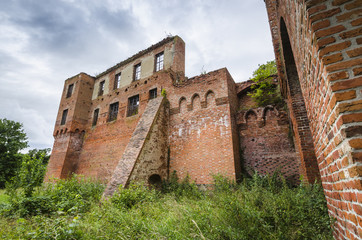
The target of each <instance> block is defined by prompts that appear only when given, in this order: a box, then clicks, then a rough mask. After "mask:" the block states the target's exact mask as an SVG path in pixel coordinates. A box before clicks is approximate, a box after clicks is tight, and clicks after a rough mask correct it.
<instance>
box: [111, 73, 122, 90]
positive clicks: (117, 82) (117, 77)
mask: <svg viewBox="0 0 362 240" xmlns="http://www.w3.org/2000/svg"><path fill="white" fill-rule="evenodd" d="M120 85H121V73H117V74H116V75H115V77H114V85H113V89H118V88H119V86H120Z"/></svg>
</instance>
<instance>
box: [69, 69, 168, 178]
mask: <svg viewBox="0 0 362 240" xmlns="http://www.w3.org/2000/svg"><path fill="white" fill-rule="evenodd" d="M166 83H168V84H171V83H172V79H171V78H170V76H169V75H168V74H167V73H165V72H160V73H157V74H155V75H154V76H152V77H150V78H146V79H141V80H139V81H135V82H132V84H130V85H128V86H126V87H123V88H119V89H117V90H116V91H110V93H109V94H107V95H103V96H101V97H98V98H97V99H96V100H93V104H92V110H91V111H90V112H89V114H88V126H87V130H86V135H85V138H84V144H83V149H82V152H81V154H80V157H79V163H78V167H77V169H76V171H75V172H76V173H77V174H83V175H87V176H89V177H95V178H98V179H101V180H103V181H104V182H108V181H109V179H110V177H111V176H112V174H113V171H114V169H115V168H116V166H117V164H118V161H119V160H120V159H121V158H122V155H123V153H124V150H125V149H126V146H127V144H128V143H129V139H130V138H131V136H132V134H133V132H134V130H135V128H136V126H137V124H138V122H139V120H140V118H141V117H142V114H143V112H144V110H145V108H146V106H147V104H148V101H149V91H150V90H151V89H155V88H156V89H157V95H158V97H160V94H161V88H162V86H164V85H165V84H166ZM135 95H139V108H138V113H137V114H135V115H133V116H127V107H128V99H129V98H130V97H132V96H135ZM115 102H119V110H118V115H117V119H116V120H114V121H108V118H109V111H110V104H112V103H115ZM95 109H100V113H99V118H98V121H97V124H96V126H92V120H93V113H94V110H95Z"/></svg>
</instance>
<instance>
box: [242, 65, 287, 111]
mask: <svg viewBox="0 0 362 240" xmlns="http://www.w3.org/2000/svg"><path fill="white" fill-rule="evenodd" d="M258 66H259V67H258V69H256V70H255V71H254V72H253V77H252V78H251V80H252V81H254V82H255V84H254V85H252V86H251V89H252V92H251V93H249V96H251V97H252V98H253V99H254V101H255V102H256V104H257V105H258V107H264V106H267V105H281V104H282V103H283V99H282V97H281V95H280V90H279V86H277V85H275V84H274V83H273V77H274V76H275V75H276V74H277V67H276V63H275V60H273V61H268V62H267V63H266V64H261V65H260V64H259V65H258Z"/></svg>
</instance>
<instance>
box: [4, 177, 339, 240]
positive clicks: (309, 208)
mask: <svg viewBox="0 0 362 240" xmlns="http://www.w3.org/2000/svg"><path fill="white" fill-rule="evenodd" d="M103 189H104V186H103V185H102V184H100V183H97V182H92V181H89V180H85V179H82V178H79V177H78V178H76V177H73V178H72V179H70V180H67V181H66V180H59V181H57V182H55V183H51V184H50V183H49V184H45V185H42V186H41V187H38V188H36V189H35V191H34V193H33V195H32V196H31V197H26V195H25V194H21V189H18V190H17V192H16V194H15V195H11V196H10V197H8V198H3V197H1V196H0V199H3V200H2V202H0V212H1V216H0V224H1V226H7V227H2V228H0V238H2V239H331V238H332V234H331V228H330V219H329V217H328V214H327V207H326V202H325V198H324V195H323V191H322V188H321V186H320V185H318V184H316V185H300V186H298V187H295V188H291V187H288V185H287V184H286V183H285V182H284V181H282V180H279V178H277V176H272V177H260V176H258V175H254V176H253V178H250V179H244V181H243V182H242V183H240V184H235V183H234V182H232V181H229V180H228V179H225V178H223V177H221V176H215V186H214V188H213V190H204V191H202V190H199V188H198V187H197V186H196V185H195V184H194V183H190V181H189V179H188V178H186V179H184V180H181V181H180V180H179V179H178V178H177V175H176V174H173V175H172V177H171V179H170V181H169V182H167V183H164V184H163V186H162V188H161V189H159V190H155V189H149V188H147V187H145V186H144V185H143V184H131V186H130V187H129V188H128V189H120V190H119V191H118V192H117V193H116V194H115V195H114V196H113V197H112V198H110V199H109V200H107V201H103V202H102V203H101V204H100V203H99V200H100V198H101V194H102V191H103ZM1 194H2V195H3V194H4V193H1Z"/></svg>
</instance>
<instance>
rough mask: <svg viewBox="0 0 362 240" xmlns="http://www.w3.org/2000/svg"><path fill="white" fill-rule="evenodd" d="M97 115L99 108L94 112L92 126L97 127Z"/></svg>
mask: <svg viewBox="0 0 362 240" xmlns="http://www.w3.org/2000/svg"><path fill="white" fill-rule="evenodd" d="M98 115H99V108H97V109H96V110H94V113H93V122H92V126H95V125H97V121H98Z"/></svg>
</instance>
